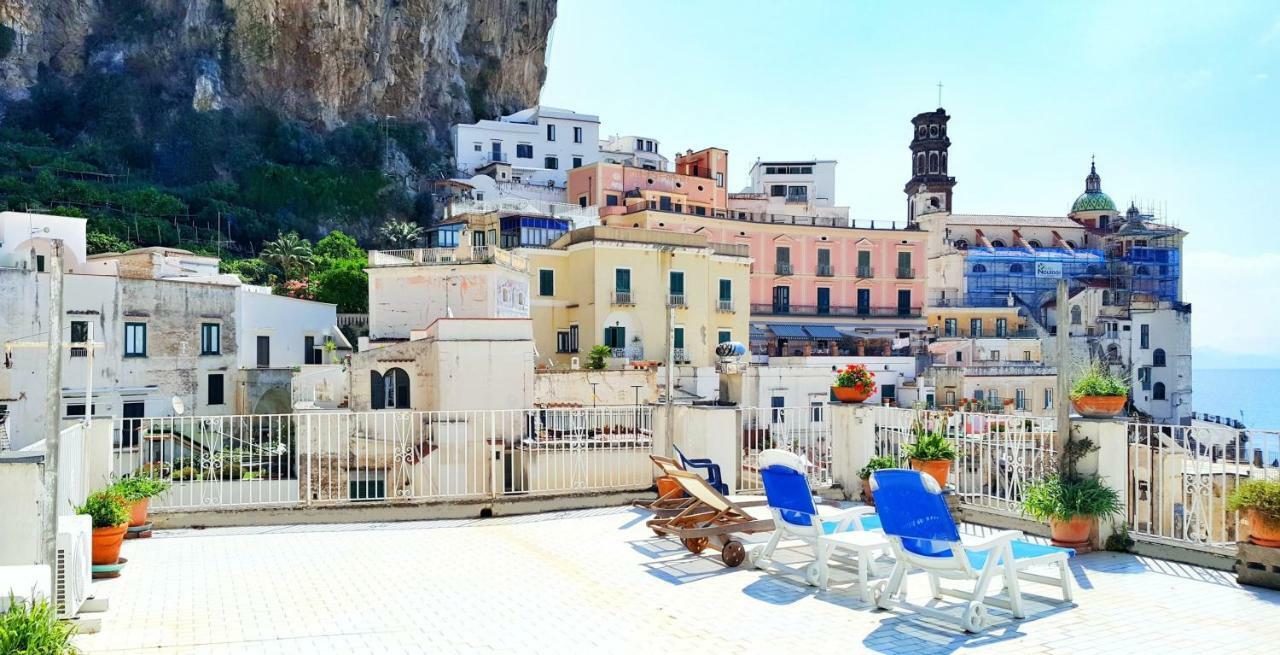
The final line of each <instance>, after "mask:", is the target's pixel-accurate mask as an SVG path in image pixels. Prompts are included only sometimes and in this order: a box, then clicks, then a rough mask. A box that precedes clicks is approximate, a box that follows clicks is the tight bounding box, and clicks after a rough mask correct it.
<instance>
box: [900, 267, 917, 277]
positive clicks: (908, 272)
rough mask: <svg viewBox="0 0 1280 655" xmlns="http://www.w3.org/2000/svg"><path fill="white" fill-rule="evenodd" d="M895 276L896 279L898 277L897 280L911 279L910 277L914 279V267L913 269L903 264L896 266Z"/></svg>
mask: <svg viewBox="0 0 1280 655" xmlns="http://www.w3.org/2000/svg"><path fill="white" fill-rule="evenodd" d="M897 277H898V279H899V280H912V279H915V277H916V269H914V268H909V267H905V266H899V267H898V276H897Z"/></svg>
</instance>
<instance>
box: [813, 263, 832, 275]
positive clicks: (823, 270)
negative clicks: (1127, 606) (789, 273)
mask: <svg viewBox="0 0 1280 655" xmlns="http://www.w3.org/2000/svg"><path fill="white" fill-rule="evenodd" d="M814 273H815V274H816V275H817V276H818V277H834V276H835V274H836V269H835V267H834V266H832V265H831V264H818V268H817V270H816V271H814Z"/></svg>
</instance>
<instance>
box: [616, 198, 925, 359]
mask: <svg viewBox="0 0 1280 655" xmlns="http://www.w3.org/2000/svg"><path fill="white" fill-rule="evenodd" d="M730 213H731V214H732V215H734V216H745V218H723V217H721V218H718V217H715V216H704V215H699V214H691V213H688V212H687V211H684V212H677V211H676V210H674V209H673V210H672V211H662V210H654V209H651V208H650V206H649V205H648V203H647V202H645V203H643V204H640V203H635V204H631V205H630V206H624V207H620V208H619V209H618V210H616V211H615V212H613V213H612V215H606V216H604V220H605V222H606V224H608V225H613V226H617V227H641V228H648V229H654V230H675V231H681V232H696V233H698V234H705V235H707V237H708V239H709V240H710V241H711V242H713V243H719V244H733V245H739V246H745V247H746V248H747V249H748V251H749V252H750V255H751V257H752V259H753V260H754V261H753V263H752V269H751V289H750V300H751V323H752V338H751V340H752V347H753V349H754V350H755V351H757V352H759V353H762V354H765V353H767V354H771V355H795V354H802V355H808V354H838V353H840V352H843V353H845V354H875V355H880V354H889V350H890V349H891V345H892V342H893V340H894V339H902V338H906V337H910V336H912V335H913V334H914V333H916V332H918V331H919V330H922V329H923V328H924V320H923V319H922V318H921V306H922V305H923V304H924V294H925V281H924V275H925V270H924V269H925V259H924V258H925V239H926V236H927V235H926V233H925V232H923V231H921V230H918V229H894V228H892V227H890V225H891V224H889V223H886V224H884V225H885V227H884V228H862V227H857V228H851V227H842V226H840V225H839V223H840V222H839V221H831V220H829V219H828V220H826V221H823V220H819V219H815V218H813V217H804V216H781V215H774V214H767V215H759V214H751V215H747V214H738V213H736V212H730ZM602 214H604V212H602ZM815 223H819V224H817V225H815Z"/></svg>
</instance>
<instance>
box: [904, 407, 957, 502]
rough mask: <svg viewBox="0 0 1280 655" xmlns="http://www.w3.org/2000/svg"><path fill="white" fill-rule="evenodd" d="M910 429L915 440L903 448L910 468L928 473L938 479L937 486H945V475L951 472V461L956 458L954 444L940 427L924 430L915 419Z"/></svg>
mask: <svg viewBox="0 0 1280 655" xmlns="http://www.w3.org/2000/svg"><path fill="white" fill-rule="evenodd" d="M911 431H912V433H913V434H914V435H915V441H913V442H912V443H910V444H907V447H906V448H905V449H904V450H905V454H906V456H907V459H909V460H910V461H911V468H912V470H915V471H920V472H922V473H927V474H929V476H931V477H932V478H933V479H934V480H937V481H938V486H939V487H942V488H946V486H947V477H948V476H949V475H950V474H951V462H953V461H955V458H956V448H955V446H953V445H951V441H950V440H949V439H947V435H946V434H945V433H944V431H943V429H942V428H941V427H939V428H938V429H936V430H932V431H931V430H926V429H925V427H924V425H922V424H921V423H920V422H919V421H917V422H916V423H915V424H914V425H912V426H911Z"/></svg>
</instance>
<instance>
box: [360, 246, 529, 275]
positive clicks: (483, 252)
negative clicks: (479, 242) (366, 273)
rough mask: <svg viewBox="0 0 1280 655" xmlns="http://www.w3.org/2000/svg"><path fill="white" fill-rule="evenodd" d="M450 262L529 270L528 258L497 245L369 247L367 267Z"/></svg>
mask: <svg viewBox="0 0 1280 655" xmlns="http://www.w3.org/2000/svg"><path fill="white" fill-rule="evenodd" d="M450 264H499V265H501V266H505V267H507V268H510V269H512V270H515V271H520V272H525V271H528V270H529V260H528V258H526V257H523V256H521V255H517V254H515V253H513V252H511V251H509V250H505V249H502V248H499V247H497V246H493V245H488V246H469V247H467V248H410V249H400V250H370V251H369V266H371V267H375V268H376V267H379V266H408V265H419V266H441V265H450Z"/></svg>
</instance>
